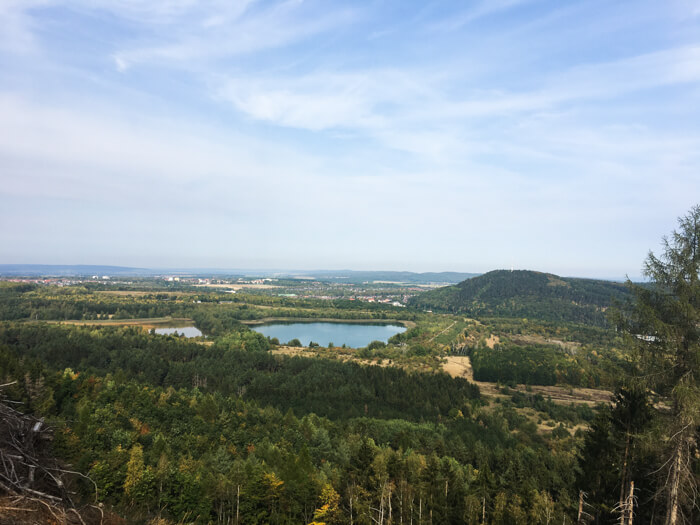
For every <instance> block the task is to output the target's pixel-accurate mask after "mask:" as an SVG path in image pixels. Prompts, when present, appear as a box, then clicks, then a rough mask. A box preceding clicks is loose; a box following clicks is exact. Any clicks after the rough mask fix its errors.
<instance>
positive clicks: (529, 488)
mask: <svg viewBox="0 0 700 525" xmlns="http://www.w3.org/2000/svg"><path fill="white" fill-rule="evenodd" d="M669 239H670V240H666V241H665V244H664V250H663V252H662V253H661V254H660V255H658V256H656V255H654V254H653V253H652V254H650V255H649V257H648V258H647V260H646V261H645V271H646V275H647V277H648V278H649V283H647V284H646V285H644V286H638V285H634V284H632V283H628V284H627V285H626V286H622V285H618V284H616V283H603V282H597V281H591V282H584V280H572V279H560V278H557V277H555V276H551V275H548V274H539V273H536V272H525V273H523V274H522V275H516V276H512V277H511V276H509V275H507V274H504V273H502V272H492V273H491V274H486V275H484V276H481V277H475V278H472V279H470V280H468V281H465V283H462V284H460V285H458V288H459V290H461V291H457V292H455V291H454V289H452V290H451V289H449V288H442V289H438V290H436V291H430V292H424V293H422V294H419V295H417V296H416V297H415V298H414V300H413V306H412V307H408V308H398V307H392V306H389V305H383V304H365V303H359V302H353V301H344V300H339V301H335V300H333V301H331V300H328V301H323V300H319V299H302V298H290V297H280V296H275V295H272V294H255V293H252V292H249V293H241V294H235V296H234V297H233V298H232V297H231V295H230V294H228V295H227V294H224V293H222V292H220V291H216V290H202V289H198V288H194V287H188V286H183V285H180V286H178V287H177V288H176V289H168V290H165V289H163V286H162V285H161V284H153V286H152V287H151V288H149V284H148V282H147V281H144V282H139V283H138V286H135V285H127V284H125V283H119V282H118V281H115V283H114V284H113V285H110V286H112V288H109V287H106V286H105V285H99V286H97V285H96V286H90V285H75V286H66V287H58V286H52V285H43V284H32V283H17V282H2V283H0V408H2V410H0V417H3V418H6V419H5V420H4V421H5V423H6V426H5V427H4V428H3V430H2V431H0V459H1V460H2V461H0V465H1V466H0V523H3V524H4V523H24V522H27V523H30V522H32V521H31V519H35V520H36V516H40V515H43V516H49V517H51V516H53V518H52V519H54V518H55V519H54V521H56V522H61V520H62V521H63V522H65V523H80V522H81V521H82V522H83V523H88V522H89V523H144V524H146V523H148V524H158V525H166V524H171V523H172V524H175V523H232V524H268V523H274V524H298V523H304V524H312V523H315V524H322V523H325V524H346V523H351V524H358V525H360V524H361V525H365V524H366V525H372V524H381V525H392V524H399V523H401V524H404V523H406V524H408V523H416V524H420V525H428V524H430V525H433V524H435V525H437V524H444V523H468V524H504V525H505V524H521V523H522V524H526V523H542V524H550V523H552V524H554V523H571V524H573V523H577V522H578V523H624V524H625V525H626V524H630V525H631V524H632V523H650V524H657V523H664V524H680V523H697V522H698V520H699V519H700V510H699V509H698V500H697V498H695V494H696V491H697V487H698V485H697V483H698V480H699V479H700V460H699V453H698V431H699V429H700V387H699V385H700V330H699V328H698V324H699V322H700V282H699V280H698V273H699V271H700V245H699V240H700V207H696V208H693V209H692V210H691V212H690V214H689V215H688V216H686V217H682V218H681V219H680V220H679V229H678V230H677V231H676V232H674V233H673V235H672V236H671V237H670V238H669ZM509 273H510V272H508V274H509ZM477 279H482V280H481V281H477ZM508 279H511V282H510V284H508V282H506V281H507V280H508ZM469 283H471V284H469ZM460 287H461V288H460ZM527 290H538V292H537V293H535V294H532V293H530V292H528V291H527ZM509 293H510V296H508V294H509ZM455 294H456V295H455ZM459 294H464V295H459ZM606 294H607V295H606ZM459 297H466V298H469V302H468V303H463V304H466V305H467V306H464V309H463V310H462V306H459V307H456V306H454V305H455V304H457V303H452V302H450V301H452V299H454V298H459ZM436 298H437V299H436ZM436 301H437V302H436ZM440 301H445V302H444V303H439V302H440ZM567 301H568V304H570V305H572V306H571V308H570V309H563V310H560V309H559V307H560V305H561V304H564V302H567ZM431 304H432V305H438V304H443V306H444V307H443V308H442V311H439V310H440V309H438V308H437V307H436V306H433V308H435V311H434V312H426V311H425V309H426V308H427V306H429V305H431ZM475 305H476V306H475ZM582 308H583V309H582ZM428 309H431V308H428ZM556 311H559V314H557V313H556ZM547 312H548V313H547ZM465 316H468V317H465ZM601 316H602V317H601ZM170 318H186V319H189V320H191V321H192V322H193V323H194V324H195V325H196V326H197V327H198V328H199V329H200V330H201V331H202V332H203V333H204V336H203V337H198V338H193V339H188V338H185V337H183V336H177V335H159V334H156V333H155V332H154V331H153V330H152V329H151V327H150V326H149V324H148V322H154V323H157V322H160V321H159V319H160V320H161V321H162V320H163V319H165V320H167V319H170ZM266 318H295V319H298V318H303V319H320V318H332V319H338V320H340V319H368V320H374V319H400V320H403V321H405V322H407V323H410V324H409V329H408V330H406V331H405V332H403V333H401V334H398V335H396V336H394V337H392V338H391V339H389V341H388V342H387V343H383V342H373V343H371V344H369V345H368V346H367V347H365V348H359V349H350V348H298V347H294V348H291V347H288V346H286V345H284V344H280V342H279V341H275V340H270V339H267V338H265V337H263V336H262V335H260V334H259V333H256V332H254V331H252V330H250V329H249V328H248V326H247V325H246V324H245V323H244V321H249V320H256V319H257V320H259V319H266ZM136 321H142V323H141V324H138V323H136ZM292 350H293V351H292ZM452 357H459V358H461V359H466V358H468V359H469V363H470V367H471V369H472V373H473V376H468V375H460V374H455V373H450V371H449V369H448V368H447V366H446V364H447V363H448V361H447V358H452ZM534 386H546V387H550V388H556V389H559V391H565V392H570V397H571V399H572V401H570V402H562V401H561V400H557V399H552V398H548V397H547V395H546V394H542V393H539V392H538V393H535V392H533V391H532V387H534ZM580 387H586V388H594V389H599V390H600V391H601V392H604V393H607V394H609V398H610V402H609V403H600V404H594V403H591V402H587V401H585V400H583V399H576V395H577V389H579V388H580ZM486 391H487V392H488V394H487V393H485V392H486ZM23 418H24V419H23ZM27 418H30V419H27ZM31 418H34V419H31ZM10 421H12V422H16V421H24V422H25V423H27V424H26V425H24V427H22V428H24V430H22V432H23V434H22V436H23V437H22V439H18V438H16V436H14V435H12V434H11V432H10V431H11V429H12V428H14V427H13V426H11V425H9V422H10ZM30 423H31V424H30ZM23 424H24V423H23ZM13 425H14V423H13ZM20 426H21V425H20ZM30 428H36V429H37V430H36V433H38V434H37V436H35V438H36V439H35V438H31V436H34V434H33V433H32V432H35V431H33V430H29V429H30ZM8 429H9V430H8ZM8 432H9V434H8ZM39 434H40V435H39ZM27 436H30V437H27ZM41 436H43V437H41ZM39 437H41V439H39ZM30 438H31V439H30ZM37 440H39V441H37ZM20 442H23V443H25V444H26V443H29V442H31V443H32V446H33V447H34V448H33V449H32V451H33V452H32V451H30V450H28V449H27V450H25V449H21V447H20V445H19V443H20ZM41 443H44V445H41V447H44V448H41V447H40V444H41ZM47 443H48V444H47ZM13 447H14V448H13ZM18 447H20V450H18ZM37 450H41V451H42V455H41V456H38V455H37V454H38V452H37ZM32 454H35V455H32ZM35 456H36V457H35ZM18 457H19V458H20V459H17V458H18ZM38 457H41V458H44V459H43V460H42V461H44V462H45V464H46V465H58V466H52V467H42V463H41V462H39V461H38V460H36V461H35V459H36V458H38ZM21 458H24V459H21ZM49 458H50V461H51V462H49ZM30 459H31V460H32V461H35V463H36V465H35V463H31V468H26V465H28V464H29V463H30ZM22 465H24V466H22ZM37 469H38V470H37ZM37 472H40V473H42V474H41V475H40V474H37ZM30 473H31V474H30ZM42 498H43V499H42ZM47 509H48V510H47ZM47 512H48V513H49V514H46V513H47ZM32 513H36V514H35V515H34V517H33V518H32Z"/></svg>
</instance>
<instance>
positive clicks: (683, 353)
mask: <svg viewBox="0 0 700 525" xmlns="http://www.w3.org/2000/svg"><path fill="white" fill-rule="evenodd" d="M678 223H679V228H678V230H676V231H674V232H673V233H672V234H671V236H670V238H666V237H665V238H664V239H663V252H662V254H661V255H660V256H656V255H654V253H652V252H650V253H649V255H648V257H647V259H646V261H645V263H644V275H645V276H646V277H647V278H649V280H650V284H649V285H648V286H634V287H633V289H634V292H635V303H634V308H633V310H632V312H631V315H630V316H629V317H628V318H627V319H626V322H625V324H626V326H625V328H626V330H627V332H628V334H629V338H630V341H632V344H633V346H634V347H636V349H637V350H638V352H639V357H640V363H641V368H642V377H643V379H644V380H645V382H646V383H647V386H648V387H649V388H651V389H653V390H654V391H656V392H657V393H658V394H660V395H661V396H663V397H665V398H666V399H668V403H669V404H670V417H668V421H667V422H666V424H665V425H664V428H665V432H664V435H663V436H662V438H661V440H660V443H659V448H660V449H661V450H662V460H661V461H660V463H661V469H660V471H659V472H660V473H661V478H660V479H661V485H660V490H659V492H660V494H662V495H663V501H662V502H661V503H662V506H663V509H664V512H665V521H664V523H665V524H666V525H676V524H678V523H684V522H688V523H689V522H690V521H691V520H692V519H693V517H695V518H697V517H698V510H697V499H696V493H697V485H698V474H697V461H698V460H697V454H698V429H699V428H700V278H699V273H700V206H695V207H693V208H692V209H691V210H690V212H689V213H688V215H686V216H684V217H681V218H680V219H679V221H678Z"/></svg>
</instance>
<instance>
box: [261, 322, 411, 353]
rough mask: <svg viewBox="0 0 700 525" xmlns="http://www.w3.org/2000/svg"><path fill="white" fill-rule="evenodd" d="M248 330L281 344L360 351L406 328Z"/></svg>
mask: <svg viewBox="0 0 700 525" xmlns="http://www.w3.org/2000/svg"><path fill="white" fill-rule="evenodd" d="M250 328H251V330H255V331H256V332H259V333H261V334H262V335H264V336H266V337H276V338H277V339H279V342H280V343H281V344H285V343H287V342H289V341H291V340H292V339H299V341H301V344H302V345H304V346H309V343H310V342H311V341H313V342H314V343H318V344H320V345H321V346H327V345H328V343H333V344H334V345H335V346H343V345H346V346H349V347H350V348H362V347H365V346H367V345H368V344H369V343H371V342H372V341H382V342H384V343H386V342H387V340H388V339H389V338H390V337H391V336H392V335H396V334H400V333H401V332H405V331H406V328H405V327H403V326H399V325H395V324H360V323H280V322H277V323H270V324H262V325H257V326H251V327H250Z"/></svg>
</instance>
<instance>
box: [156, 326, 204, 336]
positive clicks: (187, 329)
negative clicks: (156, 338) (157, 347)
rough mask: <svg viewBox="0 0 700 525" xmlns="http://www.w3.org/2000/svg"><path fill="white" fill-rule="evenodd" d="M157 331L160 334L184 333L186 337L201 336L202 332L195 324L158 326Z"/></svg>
mask: <svg viewBox="0 0 700 525" xmlns="http://www.w3.org/2000/svg"><path fill="white" fill-rule="evenodd" d="M156 333H157V334H160V335H172V334H175V335H184V336H185V337H199V336H201V335H202V332H201V331H200V330H199V328H197V327H195V326H178V327H168V328H156Z"/></svg>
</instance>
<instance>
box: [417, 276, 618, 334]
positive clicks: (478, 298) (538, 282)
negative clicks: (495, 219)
mask: <svg viewBox="0 0 700 525" xmlns="http://www.w3.org/2000/svg"><path fill="white" fill-rule="evenodd" d="M628 295H629V291H628V290H627V288H626V287H625V285H624V284H622V283H615V282H610V281H600V280H594V279H579V278H571V277H559V276H557V275H553V274H548V273H541V272H533V271H528V270H516V271H509V270H495V271H492V272H489V273H486V274H483V275H480V276H478V277H474V278H472V279H468V280H466V281H462V282H461V283H459V284H457V285H455V286H446V287H444V288H439V289H437V290H432V291H430V292H426V293H423V294H421V295H418V296H416V297H413V298H411V300H410V302H409V305H410V306H414V307H417V308H422V309H426V310H433V311H436V312H452V313H464V314H468V315H474V316H480V317H521V318H532V319H542V320H547V321H571V322H577V323H586V324H595V325H604V324H605V323H606V317H605V309H606V308H607V307H608V306H610V305H611V304H612V300H613V298H616V299H624V298H626V297H627V296H628Z"/></svg>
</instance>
